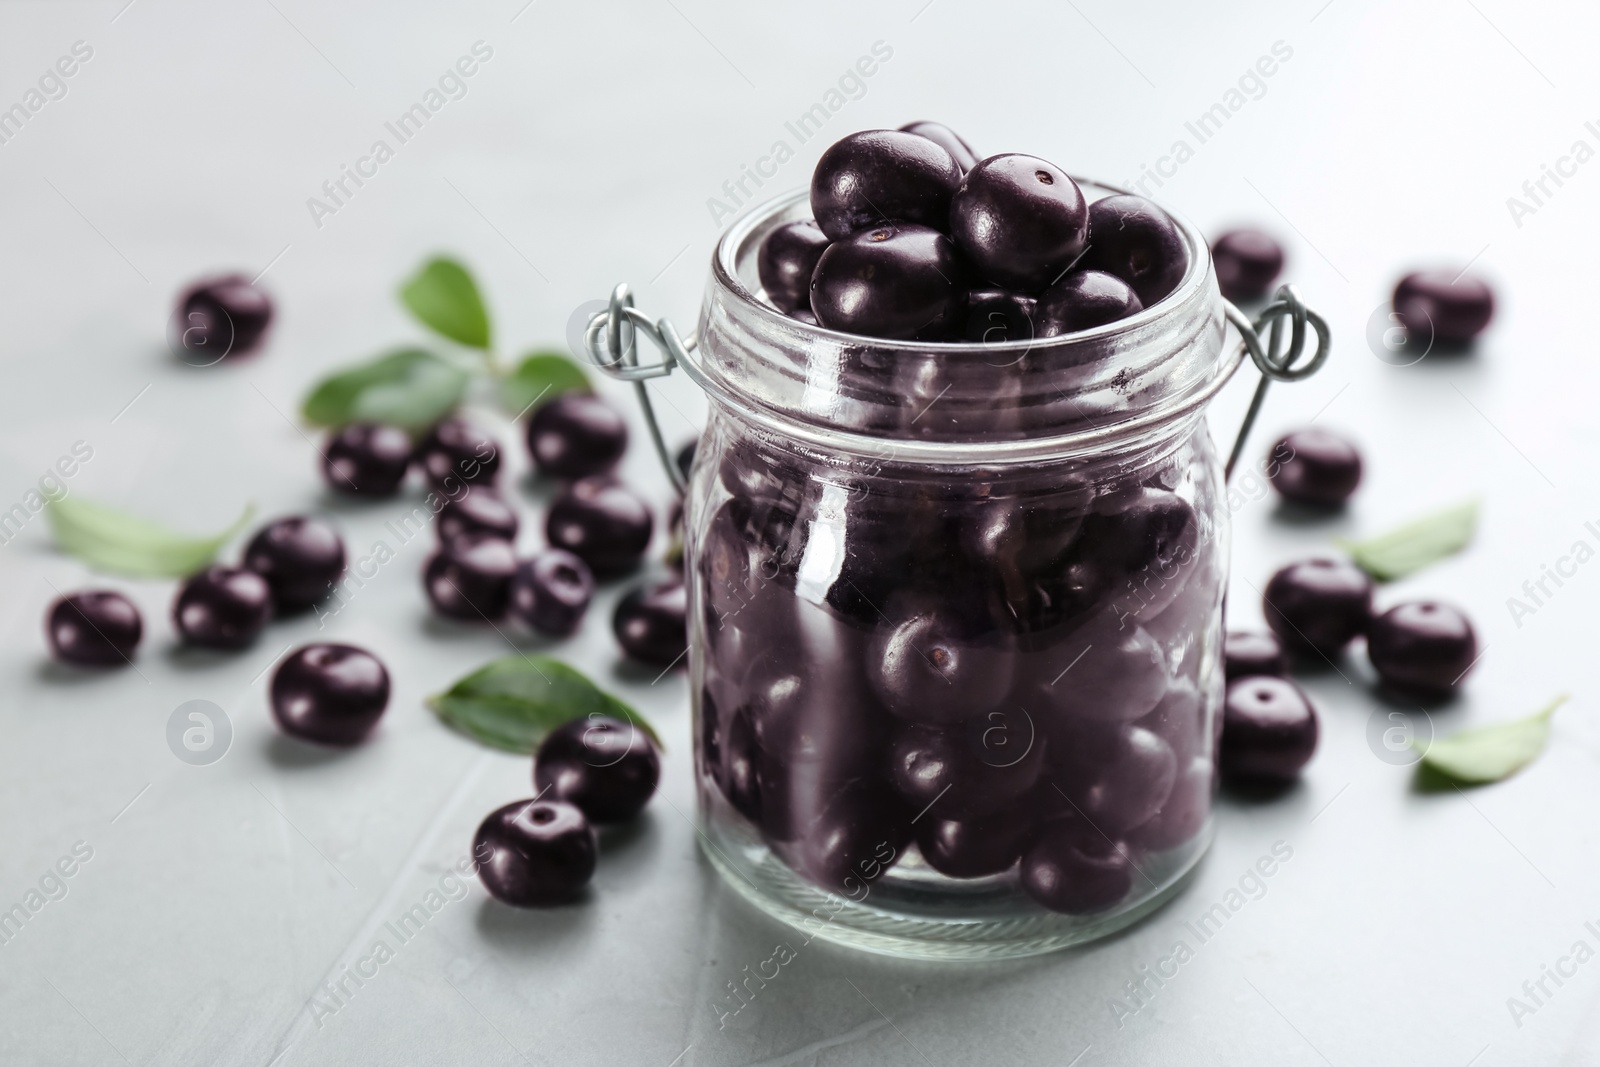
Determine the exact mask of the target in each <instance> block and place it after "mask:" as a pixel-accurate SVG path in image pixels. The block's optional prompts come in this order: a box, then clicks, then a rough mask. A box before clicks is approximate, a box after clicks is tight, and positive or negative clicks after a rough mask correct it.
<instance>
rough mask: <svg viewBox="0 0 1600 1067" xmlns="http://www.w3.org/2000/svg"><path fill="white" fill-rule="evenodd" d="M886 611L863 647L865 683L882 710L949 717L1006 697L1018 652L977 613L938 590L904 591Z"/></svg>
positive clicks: (911, 717) (946, 721)
mask: <svg viewBox="0 0 1600 1067" xmlns="http://www.w3.org/2000/svg"><path fill="white" fill-rule="evenodd" d="M887 612H888V614H887V617H886V618H880V621H879V625H878V628H877V631H876V633H874V635H873V637H872V639H871V642H870V644H869V645H868V648H867V684H868V685H870V686H871V687H872V691H873V692H874V693H875V694H876V695H877V696H878V699H879V700H881V701H882V702H883V706H884V707H885V708H886V709H887V710H889V711H890V712H892V713H893V714H894V715H896V716H899V717H900V718H902V719H906V720H908V721H911V722H920V723H929V724H933V725H954V724H955V723H957V722H960V721H961V720H963V719H968V718H971V717H972V716H974V715H982V714H984V713H985V712H987V711H989V710H990V709H991V708H993V707H995V706H996V705H997V704H999V703H1000V701H1001V700H1003V699H1004V698H1005V695H1006V692H1007V691H1008V690H1009V689H1010V687H1011V678H1012V674H1013V672H1014V670H1015V662H1016V655H1015V652H1014V651H1013V650H1012V649H1011V647H1009V646H1008V645H1007V644H1006V643H1005V642H1003V641H1000V640H999V639H997V638H996V637H995V635H993V634H992V633H987V632H985V630H984V627H983V622H982V619H981V617H978V616H975V615H974V614H972V613H971V612H969V611H967V610H966V608H965V606H963V605H961V604H958V603H956V602H954V601H953V600H951V601H946V600H942V599H939V598H905V599H903V600H901V601H899V602H897V603H894V604H890V605H888V606H887Z"/></svg>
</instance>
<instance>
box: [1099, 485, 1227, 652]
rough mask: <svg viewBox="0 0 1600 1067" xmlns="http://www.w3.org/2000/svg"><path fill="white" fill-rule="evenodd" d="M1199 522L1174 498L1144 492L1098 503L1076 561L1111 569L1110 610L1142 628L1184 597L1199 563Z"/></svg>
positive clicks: (1185, 503) (1126, 493) (1124, 493)
mask: <svg viewBox="0 0 1600 1067" xmlns="http://www.w3.org/2000/svg"><path fill="white" fill-rule="evenodd" d="M1199 544H1200V520H1199V517H1198V516H1197V515H1196V514H1195V510H1194V507H1193V506H1192V505H1190V504H1189V502H1188V501H1186V500H1184V499H1183V498H1182V497H1180V496H1178V495H1177V494H1176V493H1171V492H1168V491H1167V490H1165V489H1151V488H1148V487H1141V488H1135V489H1128V490H1123V491H1121V492H1117V493H1113V494H1111V495H1109V496H1105V497H1102V498H1100V499H1099V500H1097V501H1095V505H1094V510H1093V511H1092V512H1090V513H1089V514H1088V515H1087V516H1085V517H1084V520H1083V530H1082V533H1081V534H1080V536H1079V541H1078V545H1077V546H1076V547H1075V549H1074V552H1073V557H1074V559H1084V560H1092V561H1095V562H1097V563H1099V564H1100V565H1102V566H1105V567H1108V568H1110V569H1112V572H1113V573H1112V574H1111V575H1110V576H1109V577H1110V579H1111V589H1110V596H1111V604H1112V607H1113V608H1115V609H1116V611H1117V612H1119V613H1120V616H1121V617H1122V619H1123V620H1137V621H1139V622H1141V623H1144V622H1148V621H1149V620H1151V619H1154V618H1155V617H1156V616H1157V615H1159V614H1161V612H1163V611H1165V610H1166V609H1167V608H1168V607H1169V606H1170V605H1171V604H1172V603H1173V601H1175V600H1177V599H1178V594H1179V593H1181V592H1183V590H1184V587H1185V586H1186V585H1187V584H1188V582H1189V579H1190V577H1191V576H1192V575H1193V574H1194V572H1195V570H1196V565H1197V563H1198V561H1199V556H1198V555H1197V550H1198V548H1199Z"/></svg>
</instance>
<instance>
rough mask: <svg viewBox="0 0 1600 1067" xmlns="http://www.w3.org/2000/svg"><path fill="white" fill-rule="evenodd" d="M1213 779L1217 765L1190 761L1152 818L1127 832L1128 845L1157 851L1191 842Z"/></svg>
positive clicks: (1202, 820)
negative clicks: (1165, 800)
mask: <svg viewBox="0 0 1600 1067" xmlns="http://www.w3.org/2000/svg"><path fill="white" fill-rule="evenodd" d="M1217 722H1218V723H1221V722H1222V716H1220V715H1218V716H1217ZM1215 779H1216V764H1215V763H1214V762H1213V761H1212V759H1211V757H1209V756H1197V757H1195V758H1194V759H1191V760H1190V761H1189V762H1188V764H1186V765H1185V766H1184V767H1183V768H1182V769H1181V770H1180V771H1179V773H1178V778H1177V781H1176V782H1174V783H1173V786H1172V792H1171V793H1170V794H1168V796H1167V802H1166V803H1165V804H1163V805H1162V807H1161V810H1160V811H1159V812H1157V813H1156V815H1155V817H1154V818H1152V819H1150V820H1149V821H1148V822H1146V823H1144V824H1143V825H1141V826H1139V827H1137V828H1135V829H1134V830H1132V831H1130V832H1129V833H1128V843H1129V844H1132V845H1137V846H1138V847H1140V848H1143V849H1148V850H1149V851H1152V852H1160V851H1163V850H1165V849H1169V848H1176V847H1177V846H1178V845H1181V844H1183V843H1184V842H1185V841H1188V840H1191V839H1192V838H1193V837H1194V836H1195V835H1196V834H1198V833H1199V832H1200V830H1201V828H1202V827H1204V826H1205V824H1206V816H1207V815H1208V814H1209V813H1210V811H1211V791H1212V789H1213V787H1214V781H1215Z"/></svg>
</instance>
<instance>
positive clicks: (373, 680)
mask: <svg viewBox="0 0 1600 1067" xmlns="http://www.w3.org/2000/svg"><path fill="white" fill-rule="evenodd" d="M388 705H389V672H388V671H386V670H384V667H383V664H382V663H380V662H379V661H378V658H377V657H376V656H374V655H373V654H372V653H370V652H367V651H366V650H365V649H360V648H356V647H355V646H353V645H338V644H316V645H306V646H305V647H304V648H300V649H296V650H295V651H294V652H292V653H290V655H289V658H288V659H286V660H284V661H283V664H282V665H281V666H280V667H279V668H278V669H277V671H275V672H274V673H273V675H272V717H273V718H274V719H276V720H278V725H279V727H281V728H282V729H283V732H284V733H286V734H289V735H291V736H293V737H298V738H300V739H301V740H303V741H316V742H319V743H321V744H324V745H353V744H355V743H356V742H357V741H360V740H361V739H362V738H364V737H366V736H367V734H368V733H369V732H370V731H371V730H372V727H373V726H374V725H376V724H377V722H378V719H379V718H381V717H382V716H383V709H384V708H386V707H388Z"/></svg>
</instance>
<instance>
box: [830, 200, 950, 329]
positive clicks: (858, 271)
mask: <svg viewBox="0 0 1600 1067" xmlns="http://www.w3.org/2000/svg"><path fill="white" fill-rule="evenodd" d="M961 275H962V270H961V265H960V263H959V261H958V260H957V258H956V247H955V245H954V244H952V243H951V242H950V238H948V237H946V236H945V235H944V234H942V233H939V232H938V231H937V230H931V229H929V228H928V227H926V226H917V225H913V224H911V223H905V222H892V223H884V224H883V225H881V226H875V227H872V228H871V229H866V230H861V231H859V232H857V233H855V234H853V235H852V236H850V237H848V238H845V239H843V240H840V241H837V242H835V243H834V244H832V245H829V246H828V250H827V251H826V252H824V253H823V254H822V259H821V260H819V261H818V262H817V270H816V273H815V274H813V275H812V276H811V310H812V312H813V313H815V315H816V316H817V322H818V324H819V325H822V326H825V327H827V328H828V329H830V330H840V331H842V332H844V333H855V334H861V335H863V336H866V337H885V338H895V339H904V338H911V337H914V336H916V335H917V334H918V333H920V332H921V331H923V330H924V329H926V328H928V327H931V326H934V325H936V324H941V323H946V322H951V321H954V320H955V318H956V317H957V316H958V315H959V314H960V311H961V307H962V301H963V300H964V296H965V294H964V290H963V288H962V286H961V284H960V283H961Z"/></svg>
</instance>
